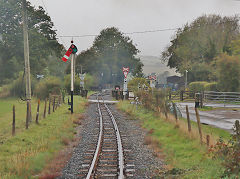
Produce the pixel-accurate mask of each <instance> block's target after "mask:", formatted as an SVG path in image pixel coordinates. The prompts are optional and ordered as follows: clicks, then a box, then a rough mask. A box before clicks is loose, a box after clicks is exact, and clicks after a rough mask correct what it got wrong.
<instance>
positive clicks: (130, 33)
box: [58, 28, 179, 38]
mask: <svg viewBox="0 0 240 179" xmlns="http://www.w3.org/2000/svg"><path fill="white" fill-rule="evenodd" d="M178 29H179V28H169V29H158V30H146V31H136V32H124V33H123V34H126V35H132V34H146V33H156V32H164V31H173V30H178ZM96 36H98V35H94V34H86V35H63V36H61V35H59V36H58V37H63V38H65V37H67V38H71V37H78V38H82V37H96Z"/></svg>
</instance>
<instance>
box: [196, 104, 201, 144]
mask: <svg viewBox="0 0 240 179" xmlns="http://www.w3.org/2000/svg"><path fill="white" fill-rule="evenodd" d="M195 112H196V118H197V124H198V132H199V135H200V141H201V144H202V142H203V141H202V129H201V123H200V117H199V113H198V109H197V108H195Z"/></svg>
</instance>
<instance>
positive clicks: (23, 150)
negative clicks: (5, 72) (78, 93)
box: [0, 97, 87, 178]
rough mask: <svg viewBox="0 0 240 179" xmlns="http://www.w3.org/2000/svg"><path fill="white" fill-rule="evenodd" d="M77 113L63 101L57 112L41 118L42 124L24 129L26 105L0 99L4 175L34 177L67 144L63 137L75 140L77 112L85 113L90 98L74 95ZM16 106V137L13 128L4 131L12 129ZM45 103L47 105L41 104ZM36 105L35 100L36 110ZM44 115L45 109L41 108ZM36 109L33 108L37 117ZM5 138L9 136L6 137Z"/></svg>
mask: <svg viewBox="0 0 240 179" xmlns="http://www.w3.org/2000/svg"><path fill="white" fill-rule="evenodd" d="M74 99H75V100H74V101H75V103H74V109H75V114H74V115H73V116H72V117H71V114H70V111H68V105H67V104H63V105H62V106H61V107H60V108H58V109H57V110H56V112H55V113H51V115H48V116H47V118H46V119H41V120H40V121H39V122H40V124H39V125H37V124H35V122H32V123H31V124H30V127H29V129H28V130H25V129H24V125H22V124H21V123H24V121H25V112H26V105H25V104H24V103H22V102H21V103H19V102H18V101H17V100H16V99H4V100H2V99H1V100H0V107H3V109H4V110H1V112H0V116H1V117H0V131H1V137H2V144H0V178H34V176H36V175H37V174H38V173H40V172H41V170H42V169H43V168H44V167H45V166H46V164H47V163H48V162H49V160H51V159H52V158H53V156H54V155H55V154H56V153H57V152H58V151H60V150H61V149H62V148H63V147H64V143H63V139H64V138H67V139H69V140H71V139H73V137H74V134H75V126H76V125H75V124H73V120H74V117H76V116H75V115H77V114H80V113H83V112H84V110H85V105H84V104H85V103H86V102H87V101H86V99H83V98H81V97H74ZM13 104H15V105H16V110H17V111H18V112H17V120H16V123H17V124H18V125H17V126H18V130H17V132H16V136H14V137H11V135H10V134H9V130H6V132H7V134H4V133H3V132H2V130H5V128H7V129H8V128H11V127H10V126H9V123H11V117H10V116H11V109H12V105H13ZM41 106H43V105H41ZM35 107H36V104H35V103H34V102H33V109H34V108H35ZM40 114H42V110H41V111H40ZM34 115H35V112H34V111H33V116H34ZM3 137H5V138H3Z"/></svg>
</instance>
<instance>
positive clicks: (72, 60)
mask: <svg viewBox="0 0 240 179" xmlns="http://www.w3.org/2000/svg"><path fill="white" fill-rule="evenodd" d="M73 91H74V54H72V58H71V113H73Z"/></svg>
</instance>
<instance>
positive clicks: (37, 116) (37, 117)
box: [36, 99, 40, 124]
mask: <svg viewBox="0 0 240 179" xmlns="http://www.w3.org/2000/svg"><path fill="white" fill-rule="evenodd" d="M39 106H40V99H38V105H37V115H36V123H37V124H39V123H38V119H39Z"/></svg>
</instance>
